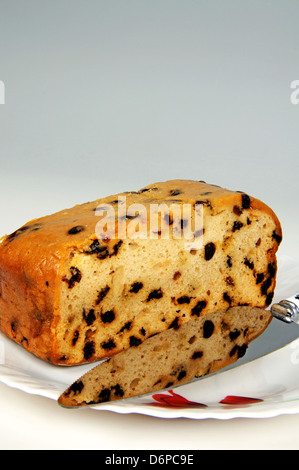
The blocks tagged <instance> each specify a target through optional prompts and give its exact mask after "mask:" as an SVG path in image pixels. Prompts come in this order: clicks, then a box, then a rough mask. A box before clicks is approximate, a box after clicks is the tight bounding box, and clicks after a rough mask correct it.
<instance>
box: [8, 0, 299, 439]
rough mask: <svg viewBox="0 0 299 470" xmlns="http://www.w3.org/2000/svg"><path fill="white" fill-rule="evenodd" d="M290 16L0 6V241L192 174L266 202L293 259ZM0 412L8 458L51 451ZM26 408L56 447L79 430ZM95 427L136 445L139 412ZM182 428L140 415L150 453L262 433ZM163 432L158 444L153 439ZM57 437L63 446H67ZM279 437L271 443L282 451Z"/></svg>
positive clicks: (270, 2)
mask: <svg viewBox="0 0 299 470" xmlns="http://www.w3.org/2000/svg"><path fill="white" fill-rule="evenodd" d="M298 20H299V1H298V0H284V1H282V0H250V1H245V0H227V1H225V0H210V1H208V0H184V1H178V0H109V1H108V0H107V1H104V0H51V1H50V0H0V80H3V81H4V83H5V88H6V103H5V105H0V201H1V202H0V235H1V234H4V233H8V232H10V231H13V230H15V229H16V228H18V227H19V226H20V225H22V224H23V223H25V222H27V221H28V220H30V219H32V218H35V217H39V216H42V215H45V214H48V213H51V212H54V211H56V210H60V209H64V208H65V207H70V206H72V205H74V204H77V203H80V202H85V201H88V200H93V199H96V198H98V197H101V196H105V195H108V194H112V193H116V192H119V191H126V190H135V189H139V188H141V187H143V186H145V185H147V184H149V183H152V182H157V181H163V180H167V179H172V178H186V179H189V178H190V179H196V180H205V181H207V182H210V183H213V184H218V185H222V186H225V187H228V188H229V189H236V190H243V191H246V192H248V193H249V194H252V195H254V196H257V197H259V198H261V199H262V200H264V202H266V203H268V204H269V205H270V206H271V207H272V208H273V209H274V210H275V211H276V213H277V215H278V216H279V218H280V220H281V222H282V226H283V230H284V242H283V244H282V246H281V249H280V253H281V254H284V255H288V256H297V257H299V247H298V196H299V191H298V177H299V172H298V169H299V168H298V167H299V165H298V157H299V152H298V149H299V105H293V104H291V101H290V95H291V92H292V90H291V88H290V84H291V82H292V81H293V80H296V79H299V26H298V24H299V23H298ZM0 388H1V393H2V396H5V397H6V400H8V401H9V398H8V397H12V398H11V400H13V403H14V406H16V404H15V402H16V401H18V400H20V402H21V404H19V411H20V412H21V413H25V415H26V413H27V414H28V416H27V419H28V418H29V416H31V415H30V411H26V412H24V406H26V410H30V409H31V408H30V406H32V407H33V409H34V406H36V403H37V401H36V400H37V399H36V400H35V401H34V404H33V399H32V402H31V401H30V399H31V397H26V399H25V398H23V395H22V394H19V395H18V392H17V391H14V392H11V391H10V390H9V391H8V390H6V389H4V388H3V386H2V385H1V387H0ZM16 394H17V395H16ZM22 400H25V401H26V405H24V403H23V402H22ZM0 403H1V400H0ZM6 403H7V402H6ZM8 403H9V402H8ZM9 405H10V407H9ZM9 405H8V406H6V405H5V406H3V407H2V408H1V413H3V415H2V416H3V420H4V422H5V423H6V426H7V427H8V428H9V429H10V433H9V432H8V433H7V434H6V435H4V433H3V436H2V439H4V442H6V446H7V447H10V448H13V447H16V446H17V445H18V446H19V447H22V446H24V447H25V446H27V447H32V446H34V444H33V441H32V439H33V438H34V439H35V443H36V446H37V447H44V448H45V447H47V446H50V445H51V442H53V445H54V446H56V447H59V446H60V445H61V446H63V443H61V444H60V443H58V438H57V439H56V440H55V430H56V436H57V427H55V425H54V424H53V425H52V426H53V428H51V427H49V428H48V433H49V436H50V435H51V436H52V437H51V439H52V441H51V440H50V441H49V442H48V443H46V441H45V440H44V439H43V438H42V436H40V435H39V434H38V433H37V432H36V433H35V434H33V435H29V436H28V437H27V441H26V437H25V434H26V433H22V432H21V430H22V426H21V425H20V422H18V418H17V416H18V411H16V410H15V408H13V409H14V413H13V416H14V420H13V421H12V422H11V419H12V414H11V411H9V410H12V408H11V407H12V406H13V405H12V402H11V403H9ZM37 406H39V407H40V410H43V411H42V412H43V413H44V415H41V417H40V418H37V417H35V425H36V426H37V427H38V426H39V425H41V423H42V422H43V420H45V419H47V418H48V420H49V421H50V419H51V417H52V416H53V418H54V417H55V418H56V419H57V420H58V422H59V426H60V428H59V431H58V436H60V434H61V437H63V436H65V435H66V432H68V431H69V430H70V428H72V429H74V430H75V429H76V426H78V425H79V424H78V423H80V425H82V420H83V418H82V419H81V421H76V420H77V419H78V418H76V417H75V416H77V415H74V414H69V415H68V416H69V417H70V418H67V416H66V414H64V415H63V419H62V417H61V414H59V413H62V412H61V410H57V409H56V408H55V407H54V404H53V406H52V403H51V404H48V402H47V403H45V402H44V401H43V399H40V402H39V405H37ZM7 410H8V411H7ZM17 410H18V408H17ZM81 416H83V417H84V418H85V419H86V423H88V424H89V427H88V428H84V429H85V431H84V432H85V433H86V439H87V437H88V438H90V439H91V441H90V442H92V443H94V445H96V443H95V439H96V438H95V436H94V434H93V435H92V436H91V435H90V433H91V430H92V431H94V429H95V427H96V426H97V424H96V421H95V419H99V416H97V418H95V417H94V414H89V412H88V411H86V412H85V413H84V412H83V414H81ZM105 416H109V417H110V420H109V422H108V417H107V420H106V422H105V418H104V417H103V416H102V417H101V420H102V423H104V424H105V425H107V429H108V431H107V435H104V434H102V435H101V439H102V441H101V442H102V443H103V444H99V445H103V448H105V445H106V446H107V448H111V447H110V446H111V445H113V444H111V442H113V441H110V440H109V439H110V437H111V438H113V436H114V435H115V434H114V432H115V427H114V426H118V425H119V424H120V423H121V422H122V423H123V424H122V425H123V426H124V422H125V423H127V424H128V426H131V428H128V430H127V439H129V436H131V437H132V436H133V437H134V439H135V441H134V442H135V443H136V445H137V446H139V448H140V446H141V448H142V443H141V441H138V439H139V433H138V432H137V431H136V429H138V428H139V426H140V425H141V421H142V417H139V418H137V417H136V418H135V417H126V418H125V420H126V421H124V418H121V417H118V416H115V415H109V414H108V415H107V414H106V415H105ZM68 419H69V420H68ZM79 419H80V418H79ZM144 419H145V418H144ZM279 419H280V421H279ZM39 420H40V421H39ZM277 420H278V421H276V423H278V424H279V425H278V428H277V429H276V437H277V438H278V437H279V436H281V435H282V433H283V432H284V431H286V430H288V432H285V434H284V435H285V436H287V435H288V436H290V433H289V430H290V429H291V427H292V426H295V425H297V426H298V420H297V421H295V418H294V419H293V421H290V420H292V418H291V417H290V420H289V421H286V420H285V419H284V418H277ZM142 422H144V421H142ZM180 423H181V427H180V432H179V433H178V430H177V429H178V428H177V427H175V426H174V425H172V424H170V423H166V422H164V423H163V422H162V421H159V420H151V419H150V418H147V421H146V424H147V426H148V429H149V430H151V432H150V431H149V433H148V435H147V438H148V442H149V444H148V445H149V446H150V445H152V446H155V445H156V446H158V447H159V448H165V447H168V448H170V447H171V448H179V447H180V445H181V446H182V447H183V448H192V447H193V448H196V445H197V442H198V441H197V439H198V437H199V436H200V438H201V443H205V445H206V447H207V448H209V445H212V441H210V440H209V441H208V440H207V439H208V438H209V436H210V437H211V436H213V439H214V440H215V439H216V441H215V442H216V444H215V445H216V447H217V442H218V444H219V445H220V446H221V443H222V444H223V445H224V444H225V445H226V446H227V447H229V445H230V441H229V436H230V431H233V432H234V435H235V436H239V435H242V436H246V439H247V441H246V442H247V444H246V445H247V446H250V445H252V446H253V447H258V446H262V442H263V441H262V440H261V439H260V437H261V431H258V429H263V431H265V433H263V436H265V434H267V429H268V428H267V422H264V424H263V427H262V428H258V429H257V428H256V429H254V432H253V434H250V433H249V429H251V430H252V429H253V426H254V425H253V424H251V428H248V427H245V426H242V422H240V421H239V422H238V423H237V421H233V422H230V423H229V422H227V423H225V424H224V423H222V424H221V430H222V432H221V433H219V434H217V432H218V430H219V431H220V428H214V427H213V425H212V424H209V425H208V424H206V426H209V427H206V428H205V424H204V423H191V424H190V422H189V424H188V422H187V420H185V421H184V420H181V421H180ZM260 423H261V421H259V424H260ZM272 423H273V421H272ZM156 424H157V426H159V428H158V429H159V432H157V428H156ZM274 424H275V421H274ZM134 425H135V426H137V427H136V428H134V429H135V430H134V431H132V429H133V427H132V426H134ZM199 425H200V426H201V428H199ZM237 425H239V428H238V427H237ZM49 426H50V425H49ZM219 426H220V425H219ZM191 427H192V429H191ZM200 429H201V431H200ZM269 429H270V428H269ZM18 430H19V431H18ZM204 430H206V431H207V432H204ZM240 430H242V432H241V433H240ZM51 431H53V432H52V433H51ZM163 431H165V432H166V433H167V435H168V436H169V440H166V441H163V440H162V438H163ZM195 431H196V432H195ZM223 431H224V432H223ZM226 432H227V434H226ZM279 432H281V434H279ZM198 433H199V434H198ZM270 434H271V438H272V441H271V440H270V437H269V440H268V441H267V443H268V446H269V447H271V445H274V444H273V442H274V441H273V439H274V438H273V433H268V436H270ZM294 435H295V434H294ZM180 436H186V440H185V441H184V440H183V441H182V440H179V437H180ZM226 436H227V437H226ZM254 436H255V437H256V440H254V438H255V437H254ZM122 437H123V434H121V433H120V434H119V440H118V441H117V443H118V448H120V447H122V445H121V438H122ZM155 438H156V440H155ZM217 438H218V441H217ZM5 439H6V440H5ZM14 439H16V440H14ZM22 439H23V440H22ZM68 439H69V440H68V446H70V447H72V446H73V445H75V443H76V442H77V441H76V438H75V437H74V436H73V435H72V437H69V438H68ZM72 439H73V440H72ZM77 439H78V435H77ZM235 439H238V437H236V438H235ZM283 439H284V438H283V437H282V438H281V440H280V441H279V442H284V444H285V446H287V445H290V442H291V443H293V442H296V440H295V441H286V438H285V440H283ZM2 442H3V441H2ZM125 442H126V441H125ZM234 442H235V443H236V446H238V445H239V446H241V447H242V445H245V444H244V441H242V442H241V441H239V442H238V441H236V440H235V441H234ZM242 443H243V444H242ZM85 444H86V446H88V444H87V441H86V442H85ZM2 445H3V444H2ZM90 445H91V444H90ZM128 445H129V444H128ZM131 445H133V446H134V444H131ZM293 445H296V444H293ZM0 446H1V443H0ZM133 448H134V447H133Z"/></svg>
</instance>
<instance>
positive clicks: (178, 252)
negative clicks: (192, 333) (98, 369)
mask: <svg viewBox="0 0 299 470" xmlns="http://www.w3.org/2000/svg"><path fill="white" fill-rule="evenodd" d="M160 205H163V207H164V212H162V211H159V210H157V207H158V208H159V207H160ZM165 206H166V207H173V210H171V211H170V210H169V212H168V213H167V211H165ZM153 207H154V208H155V211H156V212H155V211H154V214H153V215H152V217H150V215H151V211H152V208H153ZM177 207H179V208H183V207H187V208H189V209H190V214H189V215H190V217H189V219H188V218H184V215H183V213H181V218H179V219H178V217H177V213H175V210H174V208H177ZM126 208H128V211H126ZM112 209H113V210H114V215H111V214H112V212H113V210H112ZM129 209H130V210H129ZM105 211H106V212H105ZM103 214H104V216H103ZM155 214H156V216H157V217H158V218H159V225H158V228H157V225H155V224H154V226H153V224H152V223H151V221H152V219H153V218H154V217H155ZM161 214H162V215H161ZM198 214H199V215H201V216H202V217H201V220H202V225H200V224H198V223H196V224H195V223H194V222H195V221H198V220H199V219H200V218H199V217H197V218H196V216H197V215H198ZM147 215H148V216H149V217H146V216H147ZM105 217H106V225H105V226H103V227H102V228H101V227H99V225H101V222H102V221H103V220H104V219H105ZM113 218H114V221H115V224H114V225H115V227H114V228H115V230H114V232H113V231H112V227H113V225H112V224H109V221H110V219H111V223H112V222H113V221H112V219H113ZM138 224H140V226H142V227H143V231H141V230H140V232H139V233H138ZM162 225H163V227H162ZM165 225H166V226H168V229H169V236H168V238H167V237H165V236H163V234H164V233H165V231H164V228H165ZM161 227H162V228H163V233H162V229H161ZM188 228H189V233H191V235H192V237H193V238H192V239H189V238H188V240H186V238H187V237H184V236H183V237H181V238H180V237H179V236H177V235H178V234H179V233H180V231H182V230H183V229H184V230H185V229H188ZM106 229H107V230H106ZM105 230H106V231H105ZM136 235H137V236H136ZM281 238H282V233H281V227H280V223H279V221H278V219H277V217H276V215H275V214H274V213H273V211H272V210H271V209H270V208H269V207H268V206H267V205H265V204H264V203H262V202H261V201H259V200H258V199H255V198H253V197H251V196H248V195H247V194H245V193H243V192H239V191H230V190H227V189H222V188H220V187H218V186H215V185H210V184H206V183H204V182H198V181H189V180H173V181H167V182H161V183H157V184H152V185H149V186H147V187H145V188H143V189H141V190H139V191H132V192H128V193H122V194H117V195H113V196H109V197H106V198H102V199H99V200H97V201H94V202H89V203H85V204H81V205H77V206H75V207H73V208H71V209H67V210H63V211H60V212H58V213H56V214H53V215H49V216H45V217H42V218H39V219H35V220H33V221H31V222H29V223H27V224H26V225H24V226H23V227H21V228H19V229H18V230H16V231H15V232H14V233H12V234H10V235H8V236H6V237H4V238H3V240H2V243H1V244H0V328H1V330H2V332H4V333H5V334H6V335H7V336H8V337H10V338H11V339H13V340H14V341H16V342H17V343H19V344H20V345H22V346H23V347H24V348H25V349H26V350H27V351H29V352H31V353H33V354H35V355H36V356H38V357H39V358H41V359H43V360H46V361H49V362H52V363H54V364H57V365H76V364H82V363H86V362H91V361H96V360H101V359H104V358H107V357H110V356H112V355H114V354H116V353H119V352H120V351H123V350H126V349H128V348H130V347H136V346H138V345H139V344H141V343H142V342H143V341H144V340H146V339H147V338H149V337H150V336H152V335H155V334H157V333H160V332H163V331H166V330H168V329H169V328H172V327H177V326H179V325H181V324H183V323H186V322H188V321H189V320H193V319H196V318H198V317H201V316H204V315H209V314H211V313H213V312H215V311H219V310H222V309H225V308H228V307H233V306H238V305H247V306H254V307H260V308H264V307H266V306H268V305H270V303H271V301H272V297H273V292H274V288H275V282H276V251H277V248H278V245H279V243H280V241H281Z"/></svg>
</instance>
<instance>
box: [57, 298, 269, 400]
mask: <svg viewBox="0 0 299 470" xmlns="http://www.w3.org/2000/svg"><path fill="white" fill-rule="evenodd" d="M270 321H271V313H269V311H266V310H264V311H263V310H262V309H260V308H255V307H231V308H228V309H227V310H222V311H220V312H217V313H211V314H208V315H205V316H203V317H200V318H196V319H194V320H190V321H189V322H187V323H184V324H183V325H181V326H180V327H177V328H172V329H170V330H167V331H164V332H162V333H159V334H157V335H155V336H153V337H151V338H149V339H147V340H146V341H144V342H143V343H141V344H140V345H139V346H138V347H137V348H130V349H128V350H126V351H123V352H121V353H119V354H117V355H115V356H113V357H112V358H111V359H108V360H107V361H105V362H102V363H101V364H100V365H98V366H96V367H94V368H93V369H91V370H90V371H89V372H88V373H87V374H85V375H84V376H83V377H80V378H79V379H78V380H77V381H76V382H74V383H73V384H72V385H71V386H70V387H69V388H68V389H67V390H66V391H65V392H64V393H62V395H61V396H60V397H59V399H58V402H59V403H60V404H61V405H63V406H67V407H78V406H84V405H93V404H97V403H104V402H107V401H114V400H119V399H123V398H131V397H134V396H137V395H143V394H147V393H153V392H156V391H158V390H162V389H164V388H169V387H175V386H177V385H181V384H183V383H186V382H188V381H190V380H192V379H193V378H194V377H201V376H203V375H206V374H210V373H213V372H216V371H217V370H219V369H222V368H223V367H226V366H228V365H230V364H232V363H234V362H236V361H237V360H238V359H239V358H240V357H243V356H244V354H245V353H246V350H247V347H248V344H249V343H250V342H251V341H253V340H254V339H255V338H256V337H257V336H259V335H260V334H261V333H263V331H264V330H265V328H266V327H267V326H268V324H269V322H270Z"/></svg>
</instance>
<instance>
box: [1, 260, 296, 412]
mask: <svg viewBox="0 0 299 470" xmlns="http://www.w3.org/2000/svg"><path fill="white" fill-rule="evenodd" d="M278 266H279V268H278V278H277V288H276V293H275V298H274V302H277V301H280V300H282V299H285V298H288V297H291V296H292V295H294V294H296V293H299V260H298V259H293V258H288V257H281V258H279V259H278ZM296 338H299V326H297V325H296V324H291V325H287V324H284V323H282V322H280V321H279V320H276V319H274V320H273V321H272V322H271V325H270V326H269V328H268V329H267V330H266V332H265V333H264V334H263V335H262V336H261V337H260V338H258V339H257V340H255V341H254V342H253V343H252V344H251V345H250V347H249V348H248V352H247V354H246V355H245V357H244V358H242V359H241V360H240V361H239V362H238V364H239V367H233V368H228V369H225V370H223V371H222V372H218V373H216V374H214V375H211V376H208V377H205V378H202V379H200V380H196V381H193V382H191V383H189V384H185V385H181V386H179V387H176V388H175V389H174V390H167V391H162V392H160V393H156V394H154V395H151V394H150V395H147V396H143V397H139V398H131V399H127V400H121V401H118V402H112V403H107V404H101V405H96V406H92V407H91V408H92V409H94V410H109V411H114V412H117V413H122V414H126V413H140V414H144V415H149V416H155V417H160V418H179V417H184V418H192V419H205V418H217V419H230V418H240V417H248V418H265V417H273V416H277V415H280V414H293V413H298V412H299V339H296ZM277 348H279V349H277ZM271 351H274V352H271ZM248 361H249V362H248ZM94 366H95V364H88V365H84V366H76V367H57V366H53V365H50V364H47V363H45V362H43V361H41V360H40V359H37V358H35V357H34V356H32V355H31V354H29V353H27V352H26V351H25V350H23V348H21V347H20V346H18V345H17V344H15V343H14V342H13V341H11V340H9V339H8V338H6V337H5V336H4V335H3V334H0V381H1V382H3V383H5V384H6V385H8V386H11V387H14V388H17V389H19V390H22V391H24V392H27V393H30V394H34V395H40V396H43V397H47V398H50V399H52V400H57V398H58V397H59V395H60V394H61V392H63V391H64V390H65V389H66V388H67V387H68V386H69V385H70V384H72V383H73V382H74V381H75V380H76V379H77V378H79V377H80V376H81V375H82V374H84V373H85V372H86V371H87V370H89V369H91V368H93V367H94ZM57 406H59V405H57ZM78 412H79V410H78Z"/></svg>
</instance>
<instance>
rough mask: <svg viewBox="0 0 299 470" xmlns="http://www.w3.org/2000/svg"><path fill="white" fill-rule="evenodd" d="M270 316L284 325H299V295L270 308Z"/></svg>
mask: <svg viewBox="0 0 299 470" xmlns="http://www.w3.org/2000/svg"><path fill="white" fill-rule="evenodd" d="M270 311H271V313H272V315H273V316H274V317H275V318H278V320H282V321H284V322H285V323H297V325H299V294H297V295H294V296H292V297H290V298H289V299H287V300H281V301H280V302H279V303H277V304H273V305H272V306H271V308H270Z"/></svg>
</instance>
